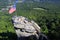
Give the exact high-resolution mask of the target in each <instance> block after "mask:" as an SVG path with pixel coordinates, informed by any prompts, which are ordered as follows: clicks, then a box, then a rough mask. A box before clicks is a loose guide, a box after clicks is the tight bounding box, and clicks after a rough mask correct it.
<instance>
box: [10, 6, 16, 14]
mask: <svg viewBox="0 0 60 40" xmlns="http://www.w3.org/2000/svg"><path fill="white" fill-rule="evenodd" d="M15 11H16V5H13V6H12V7H11V8H10V10H9V14H12V13H13V12H15Z"/></svg>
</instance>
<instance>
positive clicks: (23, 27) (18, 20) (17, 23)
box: [12, 16, 40, 38]
mask: <svg viewBox="0 0 60 40" xmlns="http://www.w3.org/2000/svg"><path fill="white" fill-rule="evenodd" d="M12 21H13V24H14V28H15V31H16V34H17V36H18V37H29V36H32V35H35V36H36V37H37V38H39V35H40V27H39V26H38V25H37V23H35V22H34V21H32V20H28V19H27V18H26V17H23V16H14V17H12Z"/></svg>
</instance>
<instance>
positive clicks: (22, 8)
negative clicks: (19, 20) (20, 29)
mask: <svg viewBox="0 0 60 40" xmlns="http://www.w3.org/2000/svg"><path fill="white" fill-rule="evenodd" d="M14 1H15V0H14ZM0 3H2V4H3V5H2V4H1V5H0V9H2V8H5V6H7V5H8V4H7V3H8V1H6V0H4V1H2V0H0ZM59 3H60V0H48V1H47V0H46V1H44V0H43V1H42V0H31V1H28V2H27V0H25V1H24V2H23V3H17V5H16V7H17V10H16V12H14V13H13V14H8V11H3V12H0V40H16V34H15V30H14V27H13V24H12V21H11V18H12V16H14V15H17V16H25V17H27V18H28V19H30V20H34V21H35V22H36V23H37V24H38V25H39V26H40V27H41V32H42V33H44V34H45V35H47V37H48V38H49V39H50V40H60V5H59Z"/></svg>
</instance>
